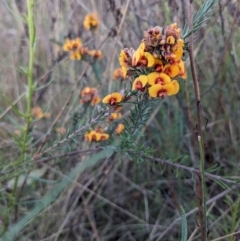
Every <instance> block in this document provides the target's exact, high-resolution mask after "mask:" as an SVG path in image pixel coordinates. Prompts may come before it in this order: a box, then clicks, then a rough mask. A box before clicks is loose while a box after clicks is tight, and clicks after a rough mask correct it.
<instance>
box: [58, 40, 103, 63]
mask: <svg viewBox="0 0 240 241" xmlns="http://www.w3.org/2000/svg"><path fill="white" fill-rule="evenodd" d="M63 50H64V51H66V52H69V54H70V59H71V60H81V59H82V57H89V58H94V59H100V58H102V57H103V54H102V51H101V50H96V49H92V50H89V49H88V48H87V47H83V44H82V40H81V39H80V38H75V39H69V38H67V39H66V40H65V42H64V44H63Z"/></svg>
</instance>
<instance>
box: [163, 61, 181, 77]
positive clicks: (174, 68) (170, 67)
mask: <svg viewBox="0 0 240 241" xmlns="http://www.w3.org/2000/svg"><path fill="white" fill-rule="evenodd" d="M164 73H165V74H167V75H169V76H170V77H171V78H174V77H176V76H177V75H178V74H179V67H178V65H176V64H166V65H165V66H164Z"/></svg>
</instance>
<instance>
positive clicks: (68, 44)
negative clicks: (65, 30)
mask: <svg viewBox="0 0 240 241" xmlns="http://www.w3.org/2000/svg"><path fill="white" fill-rule="evenodd" d="M81 47H82V41H81V39H80V38H76V39H72V40H70V39H69V38H67V39H66V40H65V42H64V45H63V50H64V51H66V52H70V51H76V50H77V49H79V48H81Z"/></svg>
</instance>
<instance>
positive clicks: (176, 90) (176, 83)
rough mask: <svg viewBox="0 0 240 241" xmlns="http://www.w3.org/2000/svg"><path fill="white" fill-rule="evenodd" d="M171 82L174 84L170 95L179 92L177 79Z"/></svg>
mask: <svg viewBox="0 0 240 241" xmlns="http://www.w3.org/2000/svg"><path fill="white" fill-rule="evenodd" d="M171 83H172V85H173V86H174V90H173V92H172V95H175V94H177V93H178V92H179V89H180V86H179V83H178V82H177V80H173V81H172V82H171Z"/></svg>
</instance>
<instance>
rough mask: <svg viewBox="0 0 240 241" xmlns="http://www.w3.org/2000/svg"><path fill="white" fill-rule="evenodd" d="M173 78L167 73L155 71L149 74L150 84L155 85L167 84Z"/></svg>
mask: <svg viewBox="0 0 240 241" xmlns="http://www.w3.org/2000/svg"><path fill="white" fill-rule="evenodd" d="M170 82H171V79H170V77H169V76H168V75H167V74H165V73H157V72H153V73H150V74H149V75H148V84H149V85H155V84H161V85H164V84H167V83H170Z"/></svg>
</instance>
